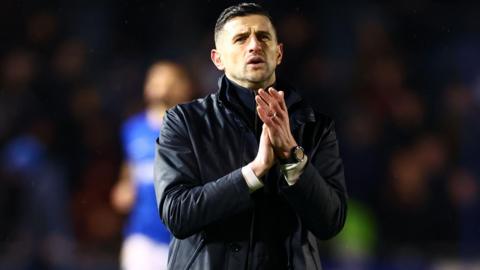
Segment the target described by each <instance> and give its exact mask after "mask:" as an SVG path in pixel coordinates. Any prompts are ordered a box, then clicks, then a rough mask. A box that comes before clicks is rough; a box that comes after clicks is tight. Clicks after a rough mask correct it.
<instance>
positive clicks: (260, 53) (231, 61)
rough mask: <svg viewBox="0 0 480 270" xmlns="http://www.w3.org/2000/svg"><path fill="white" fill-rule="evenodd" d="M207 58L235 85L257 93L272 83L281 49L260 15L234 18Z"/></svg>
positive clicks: (265, 19) (268, 24)
mask: <svg viewBox="0 0 480 270" xmlns="http://www.w3.org/2000/svg"><path fill="white" fill-rule="evenodd" d="M216 47H217V48H216V49H214V50H212V53H211V57H212V61H213V62H214V64H215V65H216V66H217V68H218V69H220V70H224V71H225V74H226V76H227V77H228V78H229V79H230V80H232V81H234V82H236V83H237V84H239V85H241V86H243V87H246V88H250V89H257V88H260V87H266V86H269V85H271V84H273V83H274V82H275V68H276V67H277V65H278V64H280V62H281V60H282V45H281V44H278V43H277V37H276V35H275V31H274V29H273V26H272V24H271V22H270V20H269V19H268V18H267V17H265V16H263V15H249V16H244V17H235V18H233V19H231V20H229V21H228V22H227V23H226V24H225V25H224V26H223V29H222V30H221V31H220V33H219V35H218V38H217V40H216Z"/></svg>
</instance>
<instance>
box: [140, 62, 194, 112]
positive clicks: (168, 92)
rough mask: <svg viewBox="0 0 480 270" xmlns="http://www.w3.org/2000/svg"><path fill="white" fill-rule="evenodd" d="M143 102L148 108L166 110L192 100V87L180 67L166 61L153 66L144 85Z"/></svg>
mask: <svg viewBox="0 0 480 270" xmlns="http://www.w3.org/2000/svg"><path fill="white" fill-rule="evenodd" d="M144 96H145V101H146V103H147V105H148V106H149V107H152V106H155V107H158V106H160V107H164V109H168V108H170V107H172V106H175V105H177V104H178V103H182V102H186V101H189V100H191V99H192V97H193V92H192V85H191V81H190V78H189V76H188V75H187V72H186V71H185V70H184V69H183V67H182V66H180V65H178V64H175V63H173V62H168V61H159V62H156V63H155V64H153V65H152V66H151V67H150V69H149V70H148V72H147V75H146V78H145V85H144Z"/></svg>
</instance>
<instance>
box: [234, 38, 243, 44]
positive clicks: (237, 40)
mask: <svg viewBox="0 0 480 270" xmlns="http://www.w3.org/2000/svg"><path fill="white" fill-rule="evenodd" d="M243 41H245V37H240V38H236V39H235V43H238V42H243Z"/></svg>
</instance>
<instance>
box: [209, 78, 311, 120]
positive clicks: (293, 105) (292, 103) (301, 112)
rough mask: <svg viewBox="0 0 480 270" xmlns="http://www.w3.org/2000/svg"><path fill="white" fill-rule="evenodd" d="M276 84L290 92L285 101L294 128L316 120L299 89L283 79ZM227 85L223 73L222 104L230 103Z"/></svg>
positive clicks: (219, 91) (219, 93)
mask: <svg viewBox="0 0 480 270" xmlns="http://www.w3.org/2000/svg"><path fill="white" fill-rule="evenodd" d="M276 85H277V87H278V88H279V89H281V90H282V91H285V92H288V94H287V95H286V100H285V103H286V105H287V108H288V110H289V113H290V115H291V120H292V123H291V125H292V128H295V127H296V126H297V125H300V124H303V123H306V122H314V121H315V113H314V111H313V109H312V107H311V106H309V105H307V103H306V102H305V101H304V100H303V99H302V97H301V96H300V95H299V94H298V93H297V91H296V90H295V88H294V87H293V86H292V85H290V84H289V83H287V82H285V81H281V80H277V83H276ZM227 86H228V81H227V77H226V76H225V74H223V75H222V76H221V77H220V78H219V79H218V91H217V99H218V101H219V102H220V103H221V104H228V102H227V97H226V91H227Z"/></svg>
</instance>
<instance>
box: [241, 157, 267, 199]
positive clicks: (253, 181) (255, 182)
mask: <svg viewBox="0 0 480 270" xmlns="http://www.w3.org/2000/svg"><path fill="white" fill-rule="evenodd" d="M242 174H243V178H245V182H247V185H248V188H249V189H250V193H252V192H254V191H255V190H257V189H259V188H262V187H263V183H262V182H261V181H260V180H259V179H258V177H257V176H256V175H255V173H254V172H253V170H252V168H251V167H250V164H248V165H247V166H244V167H242Z"/></svg>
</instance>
